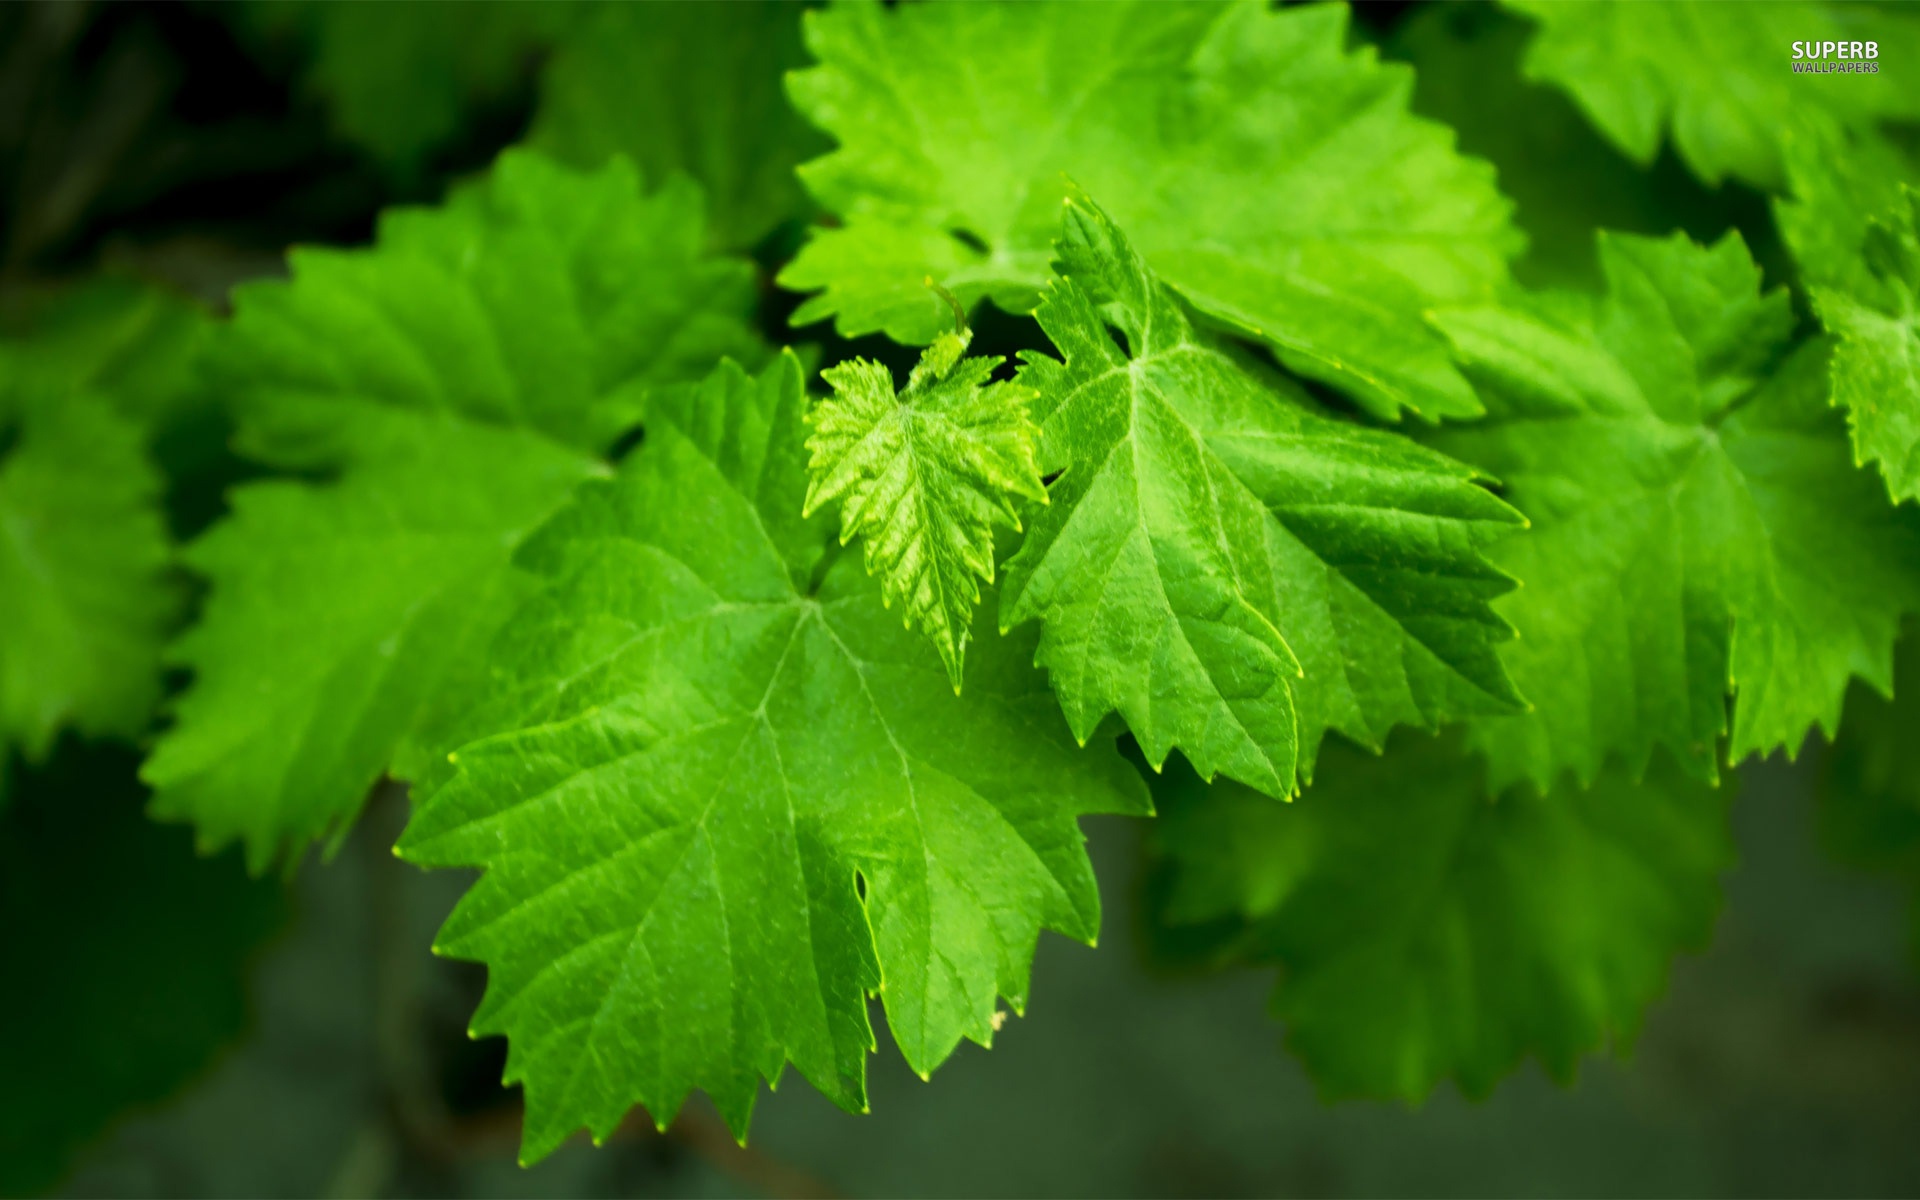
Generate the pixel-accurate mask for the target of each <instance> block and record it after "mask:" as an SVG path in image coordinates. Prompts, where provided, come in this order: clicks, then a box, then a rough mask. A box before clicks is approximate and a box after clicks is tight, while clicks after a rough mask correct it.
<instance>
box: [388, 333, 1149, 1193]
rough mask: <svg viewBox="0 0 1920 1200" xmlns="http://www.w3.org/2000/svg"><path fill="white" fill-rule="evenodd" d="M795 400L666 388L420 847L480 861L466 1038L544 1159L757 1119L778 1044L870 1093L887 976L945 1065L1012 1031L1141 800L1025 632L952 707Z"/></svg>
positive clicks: (522, 619) (554, 564)
mask: <svg viewBox="0 0 1920 1200" xmlns="http://www.w3.org/2000/svg"><path fill="white" fill-rule="evenodd" d="M803 404H804V400H803V397H802V393H801V387H800V378H799V370H798V367H797V365H795V363H794V361H793V360H792V358H791V357H786V358H783V359H782V360H781V361H780V362H779V363H777V364H776V365H775V366H773V367H771V368H769V370H768V371H767V372H766V373H765V374H763V375H762V376H761V378H760V379H759V380H757V381H755V380H750V379H748V378H747V377H746V376H745V375H744V374H742V373H741V372H739V371H738V370H737V369H736V368H733V367H732V366H730V365H729V366H727V367H724V368H722V370H721V372H720V373H719V374H718V375H717V376H715V377H714V378H713V379H712V380H710V381H709V382H708V383H707V384H706V385H705V386H703V387H702V388H700V389H697V390H688V391H684V392H679V393H675V394H674V395H672V396H666V397H660V398H657V400H656V403H655V404H654V406H653V408H652V411H651V413H650V416H649V422H648V427H647V440H646V443H645V445H644V446H643V448H642V449H641V450H640V451H639V453H638V454H637V455H636V456H635V458H634V459H633V460H631V461H630V462H629V464H628V465H627V466H626V467H625V468H624V469H623V470H622V472H621V474H620V476H619V477H618V478H617V479H615V480H613V481H611V482H607V483H596V484H590V485H588V486H587V487H585V488H583V489H582V491H581V493H580V498H579V500H578V502H577V503H576V504H574V505H573V506H572V507H570V508H569V509H567V510H566V511H565V512H563V513H562V514H561V515H560V516H558V517H556V518H555V519H554V521H553V522H552V523H551V524H550V525H549V526H548V527H547V528H546V529H545V530H544V531H543V532H542V533H540V534H539V535H537V536H536V537H535V538H534V539H533V540H532V541H531V542H530V543H529V544H528V546H527V549H526V551H525V553H524V560H525V562H526V564H527V565H528V566H529V567H530V568H531V569H533V570H534V571H536V572H537V573H538V574H539V575H540V576H541V577H542V578H543V579H544V580H545V583H546V590H545V591H544V593H543V594H542V595H541V596H540V597H539V598H538V599H536V600H535V601H533V602H531V603H530V605H529V606H528V607H527V608H526V609H525V610H524V611H523V612H522V613H521V614H520V615H519V616H517V617H516V618H515V619H514V621H513V622H512V623H511V624H510V625H509V627H508V629H507V631H506V633H505V634H504V635H503V638H502V641H501V642H500V644H499V647H498V649H497V650H496V657H497V659H498V661H499V663H500V668H501V676H500V678H499V680H498V681H497V684H496V688H495V698H494V699H493V701H492V702H491V703H490V704H489V706H488V710H489V712H490V713H491V714H493V716H494V718H495V721H496V727H497V728H498V729H500V730H501V732H500V733H499V734H498V735H497V736H493V737H490V738H487V739H484V740H481V741H478V742H475V743H474V744H471V745H468V746H465V747H463V748H461V749H460V750H459V752H458V753H457V754H456V755H455V756H454V766H455V773H453V775H452V776H451V778H450V779H449V780H448V781H447V782H446V783H445V784H444V786H442V787H440V788H439V789H437V790H435V791H433V792H432V793H431V794H429V795H427V796H425V797H424V799H423V801H422V803H421V805H420V807H419V808H418V810H417V812H416V815H415V817H414V820H413V822H412V824H411V825H410V826H409V827H408V830H407V833H406V835H405V837H404V838H403V839H402V841H401V845H400V849H401V852H402V853H403V854H404V855H405V856H406V857H407V858H409V859H410V860H412V861H414V862H418V863H422V864H424V865H429V866H480V867H484V868H486V874H485V875H484V876H483V877H482V878H481V880H480V882H479V883H478V884H476V885H475V887H474V889H473V890H472V891H471V892H470V893H469V894H468V895H467V897H466V899H465V900H464V901H463V902H462V903H461V905H460V907H459V908H458V909H457V910H456V911H455V913H454V915H453V916H452V917H451V918H449V920H448V922H447V926H446V928H445V929H444V930H443V931H442V933H441V936H440V940H439V947H440V949H442V950H443V951H445V952H448V953H451V954H455V955H458V956H460V957H463V958H473V959H478V960H480V961H482V962H485V963H486V964H487V967H488V971H489V976H490V984H489V989H488V993H487V998H486V1000H485V1002H484V1003H483V1004H482V1006H481V1009H480V1011H479V1013H478V1014H477V1015H476V1016H475V1018H474V1022H473V1028H474V1031H475V1032H476V1033H480V1034H505V1035H506V1036H507V1037H508V1038H509V1040H510V1042H511V1046H510V1050H509V1056H508V1063H507V1078H508V1080H509V1082H518V1083H520V1084H521V1085H522V1086H523V1087H524V1088H525V1092H526V1100H527V1110H526V1111H527V1115H526V1126H525V1157H526V1158H528V1159H536V1158H539V1157H542V1156H544V1155H545V1154H547V1153H548V1152H550V1151H551V1150H552V1149H553V1148H554V1147H555V1146H557V1145H559V1143H560V1142H561V1140H562V1139H564V1138H565V1137H566V1136H567V1135H568V1134H569V1133H571V1132H572V1131H573V1130H574V1129H576V1128H578V1127H579V1126H581V1125H585V1126H587V1127H588V1128H589V1129H590V1130H591V1131H592V1132H593V1134H594V1136H595V1137H596V1138H604V1137H606V1136H607V1135H608V1134H610V1133H611V1132H612V1131H613V1130H614V1128H615V1127H616V1126H617V1125H618V1124H619V1123H620V1121H621V1119H622V1118H623V1116H624V1115H625V1113H626V1112H627V1110H628V1109H629V1108H630V1107H631V1106H633V1105H635V1104H641V1105H644V1106H645V1107H646V1108H647V1110H648V1112H649V1113H650V1114H651V1115H652V1117H653V1118H654V1119H655V1120H656V1121H657V1122H659V1123H660V1124H662V1125H663V1126H664V1125H665V1124H666V1123H667V1122H668V1121H670V1120H671V1119H672V1118H673V1116H674V1113H675V1112H676V1110H678V1108H679V1107H680V1104H681V1102H682V1100H683V1099H684V1098H685V1097H686V1095H687V1093H688V1092H689V1091H690V1090H691V1089H693V1088H702V1089H705V1090H706V1091H707V1092H708V1093H709V1094H710V1095H712V1097H713V1099H714V1101H715V1103H716V1104H717V1105H718V1106H719V1108H720V1111H721V1113H722V1114H723V1115H724V1116H725V1117H726V1119H727V1120H728V1122H729V1123H730V1124H731V1125H732V1127H733V1128H734V1130H735V1131H736V1132H737V1133H740V1134H743V1135H744V1132H745V1130H746V1126H747V1121H748V1117H749V1115H750V1113H751V1111H752V1107H753V1102H754V1098H755V1095H756V1093H757V1091H758V1088H759V1080H760V1079H761V1078H762V1077H764V1078H766V1079H768V1080H769V1081H771V1080H775V1079H777V1078H778V1076H779V1074H780V1072H781V1070H782V1068H783V1066H784V1064H786V1063H788V1062H791V1063H793V1064H794V1065H795V1066H796V1067H797V1068H798V1069H799V1070H800V1072H801V1073H802V1074H803V1075H805V1076H806V1077H807V1079H809V1080H810V1081H811V1082H812V1083H813V1084H814V1085H815V1086H817V1087H819V1088H820V1089H821V1090H822V1091H823V1092H825V1093H826V1094H827V1095H829V1096H831V1097H832V1098H833V1099H834V1100H835V1101H837V1102H838V1103H840V1104H841V1105H843V1106H845V1107H848V1108H853V1109H858V1108H861V1107H863V1106H864V1104H865V1083H864V1076H865V1058H866V1054H867V1052H868V1050H869V1049H870V1048H871V1047H872V1045H873V1032H872V1029H871V1028H870V1026H869V1024H868V1021H867V1009H866V1000H867V996H868V995H869V994H872V993H876V992H877V993H878V994H879V996H880V997H881V999H882V1000H883V1001H884V1003H885V1005H886V1011H887V1023H888V1026H889V1027H890V1028H891V1029H892V1030H893V1034H894V1037H895V1039H896V1040H897V1041H898V1042H899V1044H900V1047H901V1050H902V1052H903V1053H904V1054H905V1055H906V1058H907V1061H908V1062H909V1063H910V1064H912V1066H913V1067H914V1068H915V1069H916V1070H918V1071H920V1072H922V1073H925V1072H927V1071H930V1070H932V1069H933V1068H934V1067H935V1066H937V1065H938V1064H939V1063H940V1062H941V1060H943V1059H944V1058H945V1057H946V1056H947V1054H948V1053H949V1052H951V1051H952V1049H953V1047H954V1046H955V1044H956V1043H957V1042H958V1041H959V1039H960V1038H962V1037H968V1038H972V1039H974V1040H976V1041H978V1042H981V1043H982V1044H985V1043H987V1042H989V1041H990V1040H991V1038H992V1035H993V1030H994V1027H995V1025H996V1023H997V1019H996V1015H995V1008H996V1004H997V1002H998V998H999V997H1000V996H1005V997H1006V998H1007V999H1008V1001H1009V1003H1011V1004H1012V1006H1013V1007H1014V1008H1015V1009H1016V1010H1018V1009H1020V1008H1021V1007H1022V1006H1023V1005H1024V1004H1025V1000H1026V994H1027V984H1028V973H1029V965H1030V961H1031V957H1032V953H1033V947H1034V942H1035V939H1036V938H1037V936H1038V934H1039V931H1040V928H1041V927H1042V926H1049V927H1052V928H1055V929H1059V930H1061V931H1062V932H1065V933H1067V934H1070V935H1071V936H1073V937H1076V938H1079V939H1081V940H1085V941H1091V940H1092V938H1093V936H1094V934H1095V932H1096V930H1097V928H1098V925H1099V900H1098V893H1097V891H1096V890H1095V887H1094V881H1093V875H1092V872H1091V869H1090V867H1089V865H1088V863H1087V860H1086V856H1085V853H1084V851H1083V849H1082V847H1081V839H1080V833H1079V830H1078V828H1077V826H1076V818H1077V817H1078V816H1079V815H1080V814H1082V813H1092V812H1132V813H1141V812H1144V811H1146V800H1145V794H1144V790H1143V789H1142V788H1141V786H1140V782H1139V779H1138V778H1137V776H1135V775H1134V773H1133V772H1132V770H1131V769H1130V768H1129V767H1128V766H1127V765H1126V763H1125V762H1124V761H1123V760H1122V759H1120V757H1119V756H1118V754H1117V753H1116V752H1115V751H1114V749H1113V747H1112V745H1111V744H1110V743H1109V744H1103V745H1101V746H1099V747H1097V748H1094V749H1087V750H1082V749H1078V748H1076V747H1075V745H1074V742H1073V740H1072V738H1071V737H1069V736H1068V733H1067V730H1066V729H1065V728H1064V727H1063V726H1062V725H1061V723H1060V720H1059V716H1058V714H1057V713H1056V712H1055V711H1054V708H1053V704H1052V702H1051V700H1050V699H1049V698H1048V696H1047V694H1046V685H1045V683H1044V681H1043V680H1042V679H1041V678H1040V677H1039V676H1038V674H1037V673H1036V672H1034V671H1033V670H1032V668H1031V667H1029V666H1028V665H1027V659H1028V658H1029V657H1030V656H1031V653H1032V646H1031V643H1030V642H1027V641H1025V640H1023V639H1019V638H1013V639H1003V638H1000V637H996V636H994V635H993V634H992V633H991V631H990V630H989V631H987V632H986V633H985V636H984V637H982V638H981V639H980V640H979V641H978V642H977V643H976V644H975V646H974V649H973V652H972V653H971V654H970V655H969V656H968V661H967V675H966V688H965V694H964V698H962V697H960V696H956V695H955V694H954V691H953V689H952V688H951V687H950V686H949V685H948V681H947V678H946V672H945V670H944V669H943V667H942V665H941V662H940V659H939V657H938V655H936V654H935V653H934V652H933V650H932V648H931V647H929V646H928V645H927V644H926V642H925V641H924V640H923V639H922V638H921V637H920V636H919V635H917V634H915V633H912V632H910V631H908V630H905V629H903V628H902V627H901V625H900V622H899V620H898V619H897V618H896V617H894V616H893V615H892V614H890V613H888V612H887V611H886V609H885V608H883V607H882V605H881V603H880V595H879V589H878V587H877V585H876V584H875V583H874V582H873V581H872V580H871V579H869V578H868V577H867V575H866V574H865V573H864V572H863V571H862V570H861V565H860V561H859V559H858V557H857V556H855V555H852V554H843V555H839V556H838V557H834V558H831V559H823V553H824V552H825V551H826V550H827V548H828V546H829V545H830V541H831V535H830V532H829V530H828V528H827V526H826V523H825V522H823V521H812V522H808V523H804V524H802V523H800V522H799V521H797V520H796V519H795V514H797V512H798V510H799V506H800V503H801V501H802V499H803V498H804V496H805V493H806V486H807V476H806V463H805V453H804V449H803V447H802V440H803V438H804V436H805V427H804V425H803V424H802V420H801V410H802V407H803ZM823 564H824V565H823Z"/></svg>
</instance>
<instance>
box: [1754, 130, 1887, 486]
mask: <svg viewBox="0 0 1920 1200" xmlns="http://www.w3.org/2000/svg"><path fill="white" fill-rule="evenodd" d="M1786 150H1787V174H1788V177H1789V179H1790V181H1791V184H1792V193H1793V194H1792V197H1791V198H1786V197H1783V198H1781V199H1779V200H1776V201H1775V202H1774V215H1775V219H1776V220H1777V222H1778V224H1779V226H1780V232H1781V237H1782V239H1783V240H1784V241H1785V242H1786V244H1787V246H1788V248H1789V249H1790V250H1791V251H1792V253H1793V257H1794V260H1795V263H1796V265H1797V266H1798V267H1799V271H1800V278H1801V281H1802V282H1803V283H1804V284H1805V286H1806V288H1807V291H1808V293H1809V295H1810V296H1811V298H1812V301H1813V308H1814V311H1815V313H1816V314H1818V316H1819V317H1820V320H1821V323H1822V324H1823V325H1824V326H1825V327H1826V328H1827V330H1828V332H1830V333H1832V334H1833V335H1834V336H1835V338H1836V340H1837V344H1836V346H1835V348H1834V354H1833V366H1832V389H1833V402H1834V403H1835V404H1836V405H1843V406H1845V407H1846V408H1847V410H1848V413H1847V416H1848V423H1849V424H1850V425H1851V427H1852V430H1853V448H1854V459H1855V461H1856V462H1860V463H1867V462H1873V461H1878V463H1879V465H1880V473H1881V474H1882V476H1884V477H1885V479H1886V483H1887V491H1888V493H1889V494H1890V495H1891V496H1892V497H1893V498H1894V499H1895V500H1896V501H1899V500H1904V499H1908V498H1910V497H1913V496H1916V495H1920V375H1917V374H1916V372H1920V335H1917V334H1916V320H1920V318H1917V317H1916V311H1915V295H1916V289H1920V274H1916V272H1920V258H1916V254H1915V249H1914V247H1915V227H1914V204H1915V200H1914V198H1913V197H1914V193H1913V191H1912V187H1911V185H1913V184H1916V183H1920V165H1917V164H1916V163H1915V162H1914V161H1913V159H1912V157H1911V156H1910V155H1909V154H1908V153H1907V152H1905V151H1904V150H1903V149H1902V148H1901V147H1900V146H1899V145H1897V144H1895V143H1894V142H1892V141H1891V140H1889V139H1887V138H1883V137H1880V136H1878V135H1877V134H1875V133H1873V132H1872V131H1861V130H1847V129H1842V128H1839V127H1837V126H1834V125H1833V124H1832V123H1830V122H1815V123H1809V124H1808V126H1807V128H1805V129H1803V130H1800V131H1798V132H1797V133H1796V135H1795V136H1794V137H1792V138H1790V139H1789V140H1788V142H1787V147H1786Z"/></svg>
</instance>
